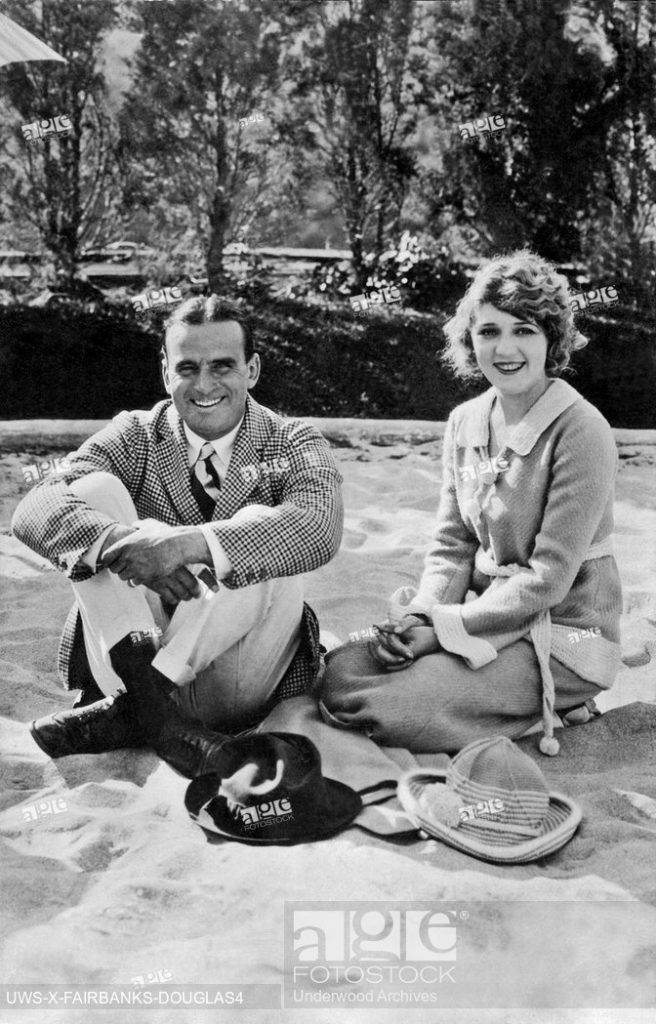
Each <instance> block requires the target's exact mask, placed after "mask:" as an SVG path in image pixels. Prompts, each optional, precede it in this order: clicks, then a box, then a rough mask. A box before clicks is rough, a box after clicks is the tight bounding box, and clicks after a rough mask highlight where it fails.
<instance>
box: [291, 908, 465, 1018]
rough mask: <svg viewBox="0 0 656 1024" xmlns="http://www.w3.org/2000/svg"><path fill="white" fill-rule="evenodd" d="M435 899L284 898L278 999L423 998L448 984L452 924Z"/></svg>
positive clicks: (455, 918)
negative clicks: (339, 900) (330, 900)
mask: <svg viewBox="0 0 656 1024" xmlns="http://www.w3.org/2000/svg"><path fill="white" fill-rule="evenodd" d="M468 916H469V915H468V914H467V913H466V912H460V913H459V912H458V911H457V910H455V909H453V908H452V907H442V906H440V905H439V904H436V903H424V904H422V903H410V904H408V903H406V904H402V903H348V904H347V903H330V904H326V903H322V904H316V905H311V904H307V903H302V904H299V903H296V904H286V929H285V1005H286V1006H294V1005H296V1006H299V1005H303V1004H305V1005H309V1004H317V1003H330V1004H332V1005H338V1004H340V1003H347V1004H350V1003H364V1004H371V1003H378V1004H385V1003H388V1004H396V1003H404V1004H406V1005H413V1004H415V1005H422V1004H423V1005H426V1003H431V1002H432V1003H435V1002H437V1001H438V1000H439V996H438V993H439V990H440V986H445V985H446V986H448V985H454V984H455V983H456V977H455V962H456V942H457V926H456V922H460V921H464V920H465V919H466V918H467V917H468Z"/></svg>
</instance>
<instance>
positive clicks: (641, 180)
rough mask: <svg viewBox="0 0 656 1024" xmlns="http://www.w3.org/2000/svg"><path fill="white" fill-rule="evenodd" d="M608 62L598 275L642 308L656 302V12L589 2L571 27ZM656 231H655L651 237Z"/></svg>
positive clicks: (592, 245)
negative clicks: (612, 106)
mask: <svg viewBox="0 0 656 1024" xmlns="http://www.w3.org/2000/svg"><path fill="white" fill-rule="evenodd" d="M571 28H572V31H573V32H575V33H576V35H577V37H578V38H579V39H581V40H582V43H583V45H588V46H594V47H596V48H597V49H598V51H600V52H602V53H603V54H604V55H605V65H606V76H607V77H606V83H605V87H606V91H607V93H608V94H611V95H613V96H615V97H617V104H618V106H617V114H616V116H615V117H614V118H613V121H612V123H611V125H610V126H609V129H608V133H607V136H606V146H605V151H604V155H603V173H604V184H605V187H604V190H603V193H602V196H601V198H600V202H599V207H598V210H597V212H596V215H595V216H594V217H593V218H591V219H590V221H589V222H588V223H587V224H586V226H585V229H584V232H583V238H584V243H583V244H584V253H585V256H586V260H587V262H588V263H589V265H590V267H591V268H592V271H593V273H596V274H602V273H605V274H606V275H611V276H612V277H613V278H614V279H615V280H616V281H617V282H618V284H620V287H621V291H622V293H623V297H624V299H625V300H626V299H629V300H632V301H633V303H634V304H635V305H637V306H638V307H642V308H644V307H645V306H646V305H651V307H652V310H653V307H654V301H655V298H656V252H655V251H654V246H653V244H652V245H649V240H650V238H652V239H653V237H654V234H653V227H654V220H655V214H656V48H655V43H656V6H655V5H654V4H652V3H646V2H644V0H638V2H636V3H627V2H618V3H615V4H611V3H608V2H607V0H583V2H581V3H579V4H578V5H577V6H576V23H575V24H574V25H573V26H572V27H571ZM650 229H651V230H650Z"/></svg>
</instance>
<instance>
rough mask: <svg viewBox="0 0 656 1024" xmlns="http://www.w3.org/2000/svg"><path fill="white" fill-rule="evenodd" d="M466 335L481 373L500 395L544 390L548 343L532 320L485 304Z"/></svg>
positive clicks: (516, 394) (542, 332) (480, 307)
mask: <svg viewBox="0 0 656 1024" xmlns="http://www.w3.org/2000/svg"><path fill="white" fill-rule="evenodd" d="M470 333H471V338H472V343H473V346H474V354H475V356H476V362H477V363H478V365H479V367H480V370H481V372H482V373H483V374H484V375H485V377H486V378H487V380H488V381H489V382H490V384H492V385H493V387H495V388H497V390H498V391H499V392H500V393H501V394H502V395H508V397H510V396H513V397H516V396H519V395H523V394H530V393H531V392H532V391H541V390H544V387H545V384H546V382H547V374H546V369H545V364H546V361H547V345H548V342H547V338H546V335H545V334H544V331H543V330H542V328H541V327H539V326H538V325H537V324H536V323H535V322H534V321H531V320H522V319H521V318H520V317H517V316H514V315H513V314H512V313H504V312H503V310H501V309H497V308H496V306H493V305H492V304H491V303H489V302H485V303H483V304H482V305H481V306H479V307H478V311H477V313H476V316H475V318H474V322H473V324H472V326H471V329H470Z"/></svg>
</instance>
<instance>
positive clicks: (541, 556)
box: [432, 416, 618, 668]
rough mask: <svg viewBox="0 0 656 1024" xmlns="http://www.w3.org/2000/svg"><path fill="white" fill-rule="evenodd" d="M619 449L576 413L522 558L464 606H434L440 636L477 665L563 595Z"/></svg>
mask: <svg viewBox="0 0 656 1024" xmlns="http://www.w3.org/2000/svg"><path fill="white" fill-rule="evenodd" d="M617 464H618V458H617V449H616V446H615V440H614V438H613V434H612V431H611V429H610V427H609V425H608V424H607V423H606V422H605V421H604V420H603V419H601V418H597V417H594V418H593V417H588V416H582V417H581V418H579V419H578V420H576V421H575V422H574V423H572V424H571V426H570V427H568V428H567V430H566V432H564V434H563V435H562V436H561V437H559V438H558V439H556V441H555V443H554V449H553V461H552V465H551V484H550V487H549V493H548V498H547V502H546V506H545V509H544V512H543V516H542V522H541V524H540V529H539V532H538V534H537V536H536V538H535V544H534V547H533V552H532V554H531V556H530V558H529V560H528V565H527V566H526V567H523V568H522V569H521V570H520V571H519V572H518V573H516V574H515V575H513V576H509V577H506V578H504V579H501V580H498V581H497V584H496V585H495V584H494V583H493V584H492V585H491V586H490V587H488V589H487V590H485V591H484V592H483V593H482V594H481V595H480V596H479V597H477V598H476V599H475V600H473V601H468V602H467V603H466V604H462V605H445V604H441V605H435V607H434V608H433V611H432V617H433V622H434V625H435V632H436V634H437V637H438V640H439V641H440V643H441V644H442V646H443V647H445V648H446V649H447V650H449V651H453V652H454V653H457V654H462V655H463V656H464V657H466V659H467V660H468V661H469V663H470V665H471V667H474V668H478V667H480V666H481V665H483V664H487V662H489V661H493V660H494V659H495V658H496V656H497V651H499V650H501V649H502V648H503V647H506V646H508V645H509V644H511V643H513V642H514V641H515V640H517V639H518V638H519V637H521V636H525V635H526V634H527V633H528V631H529V630H530V628H531V626H532V624H533V623H534V622H535V621H536V619H537V618H538V617H539V616H540V615H541V614H542V613H543V612H545V611H548V610H549V609H551V608H553V607H554V606H555V605H558V604H559V603H560V602H561V601H563V600H564V599H565V597H566V596H567V594H568V593H569V591H570V590H571V588H572V585H573V583H574V580H575V579H576V576H577V574H578V572H579V571H580V569H581V565H582V564H583V561H584V559H585V556H586V554H587V552H588V550H589V548H590V546H591V544H592V543H593V541H594V540H595V539H597V540H602V539H603V538H602V537H598V538H597V537H596V534H597V531H598V529H599V526H600V523H601V519H602V517H603V515H604V512H605V510H606V508H607V506H608V502H609V500H610V499H611V498H612V494H613V488H614V482H615V475H616V472H617Z"/></svg>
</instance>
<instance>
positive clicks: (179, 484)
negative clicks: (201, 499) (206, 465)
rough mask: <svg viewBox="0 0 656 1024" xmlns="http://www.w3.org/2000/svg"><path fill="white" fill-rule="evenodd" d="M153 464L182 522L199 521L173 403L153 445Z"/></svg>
mask: <svg viewBox="0 0 656 1024" xmlns="http://www.w3.org/2000/svg"><path fill="white" fill-rule="evenodd" d="M155 467H156V471H157V474H158V476H159V478H160V480H161V481H162V484H163V486H164V488H165V490H166V491H167V493H168V495H169V497H170V499H171V503H172V504H173V507H174V508H175V510H176V512H177V513H178V514H179V516H180V519H181V521H182V522H183V523H185V524H188V525H189V526H194V525H196V524H197V523H198V524H200V523H202V522H203V515H202V513H201V511H200V509H199V507H198V505H197V503H196V499H195V498H194V496H193V494H192V493H191V483H190V476H189V473H190V470H189V456H188V454H187V439H186V437H185V435H184V431H183V429H182V421H181V419H180V416H179V415H178V412H177V410H176V408H175V406H174V405H170V406H169V407H168V409H167V410H166V417H165V419H164V422H163V424H162V430H161V433H160V436H159V438H158V440H157V443H156V445H155Z"/></svg>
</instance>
